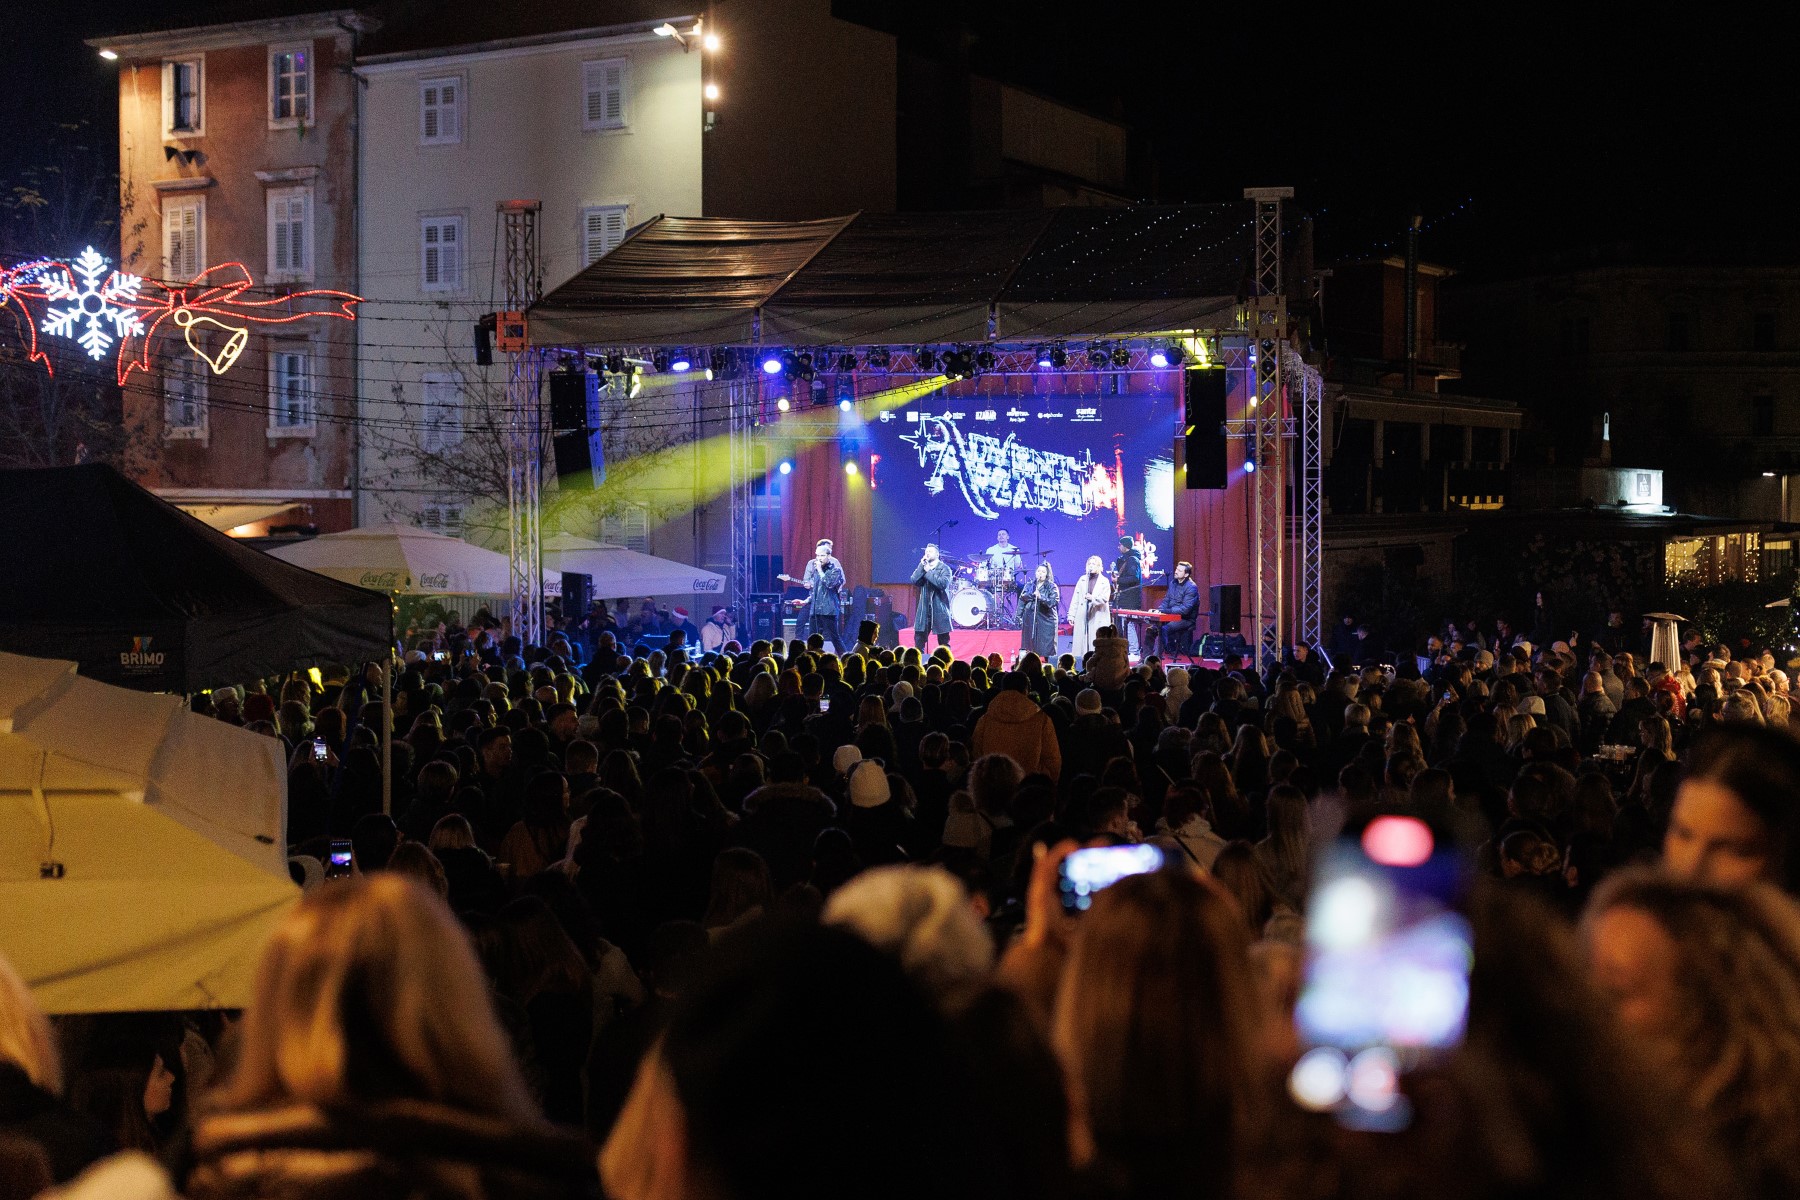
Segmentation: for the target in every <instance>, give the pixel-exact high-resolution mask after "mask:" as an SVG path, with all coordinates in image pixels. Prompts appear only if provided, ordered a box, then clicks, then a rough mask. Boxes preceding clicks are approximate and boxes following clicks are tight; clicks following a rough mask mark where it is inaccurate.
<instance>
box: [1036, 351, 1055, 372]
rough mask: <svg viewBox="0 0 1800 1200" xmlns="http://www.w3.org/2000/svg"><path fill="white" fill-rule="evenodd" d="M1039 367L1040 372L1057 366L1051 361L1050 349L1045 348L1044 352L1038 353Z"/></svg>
mask: <svg viewBox="0 0 1800 1200" xmlns="http://www.w3.org/2000/svg"><path fill="white" fill-rule="evenodd" d="M1037 365H1038V370H1040V371H1048V370H1049V369H1050V368H1051V367H1053V366H1055V365H1056V364H1055V363H1053V362H1051V361H1050V347H1048V346H1045V347H1044V348H1043V349H1042V350H1039V351H1038V352H1037Z"/></svg>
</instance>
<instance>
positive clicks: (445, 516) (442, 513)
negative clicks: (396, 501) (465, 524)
mask: <svg viewBox="0 0 1800 1200" xmlns="http://www.w3.org/2000/svg"><path fill="white" fill-rule="evenodd" d="M419 524H420V525H422V526H424V527H425V528H426V529H429V530H431V531H432V532H433V533H442V534H446V535H448V536H450V537H461V536H462V502H461V501H458V500H433V501H431V502H430V503H428V504H426V505H425V506H424V507H423V508H422V509H420V510H419Z"/></svg>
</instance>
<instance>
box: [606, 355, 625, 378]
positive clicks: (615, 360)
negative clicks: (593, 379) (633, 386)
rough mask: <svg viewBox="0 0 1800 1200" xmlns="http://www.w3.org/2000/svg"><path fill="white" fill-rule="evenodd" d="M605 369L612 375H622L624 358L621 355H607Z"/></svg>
mask: <svg viewBox="0 0 1800 1200" xmlns="http://www.w3.org/2000/svg"><path fill="white" fill-rule="evenodd" d="M606 369H607V370H608V371H610V372H611V373H612V374H614V375H623V374H624V373H625V356H624V355H623V354H609V355H607V356H606Z"/></svg>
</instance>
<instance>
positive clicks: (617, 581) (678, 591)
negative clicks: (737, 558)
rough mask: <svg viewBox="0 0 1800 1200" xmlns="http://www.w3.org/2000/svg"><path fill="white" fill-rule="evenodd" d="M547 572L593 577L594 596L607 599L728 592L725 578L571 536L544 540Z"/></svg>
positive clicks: (684, 565)
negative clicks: (564, 572) (563, 572)
mask: <svg viewBox="0 0 1800 1200" xmlns="http://www.w3.org/2000/svg"><path fill="white" fill-rule="evenodd" d="M544 569H545V570H546V571H566V572H568V573H569V574H572V575H588V576H591V577H592V578H593V581H594V595H596V596H598V597H601V598H603V599H611V598H613V597H619V596H630V597H636V596H687V595H694V594H704V595H723V594H724V592H725V577H724V576H723V575H719V574H716V573H715V572H712V571H703V570H701V569H700V568H699V567H690V566H688V565H686V564H685V563H678V562H673V561H671V560H670V559H666V558H657V557H656V556H655V555H653V554H642V553H639V552H638V551H636V550H628V549H626V548H625V547H624V546H609V545H606V544H605V543H603V542H590V541H588V540H587V539H586V538H579V537H576V536H575V535H574V534H569V533H559V534H556V535H555V536H554V537H546V538H545V539H544Z"/></svg>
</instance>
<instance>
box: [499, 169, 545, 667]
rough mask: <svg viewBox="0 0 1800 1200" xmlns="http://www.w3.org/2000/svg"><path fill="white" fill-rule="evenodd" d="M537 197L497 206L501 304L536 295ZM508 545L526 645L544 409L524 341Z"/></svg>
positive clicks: (540, 536)
mask: <svg viewBox="0 0 1800 1200" xmlns="http://www.w3.org/2000/svg"><path fill="white" fill-rule="evenodd" d="M542 209H543V205H542V204H541V203H540V202H539V201H536V200H502V201H500V203H499V204H498V205H497V206H496V216H497V218H498V219H499V221H500V225H501V234H502V237H503V238H504V239H505V241H504V249H503V254H504V260H503V261H504V263H505V268H506V276H505V278H506V308H507V310H508V311H509V312H524V311H525V310H526V309H528V308H530V307H531V306H532V305H533V304H535V303H537V300H538V297H539V296H540V295H541V294H542V292H543V270H542V268H541V265H540V263H539V260H538V214H539V213H540V212H541V211H542ZM507 359H508V371H507V380H506V413H507V422H506V435H507V445H506V450H507V474H506V509H507V545H506V558H507V564H508V566H509V568H510V576H511V583H512V627H513V633H514V634H516V635H517V636H518V637H519V638H520V639H521V640H522V641H524V642H525V644H526V645H531V644H533V643H536V644H539V645H542V644H543V641H544V570H543V565H544V498H543V484H544V413H543V401H542V398H541V397H540V395H539V394H538V383H539V379H540V376H541V375H542V362H541V352H540V351H538V350H536V349H533V348H531V347H529V346H527V347H526V348H524V349H523V350H518V351H514V352H512V353H509V354H508V355H507Z"/></svg>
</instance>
